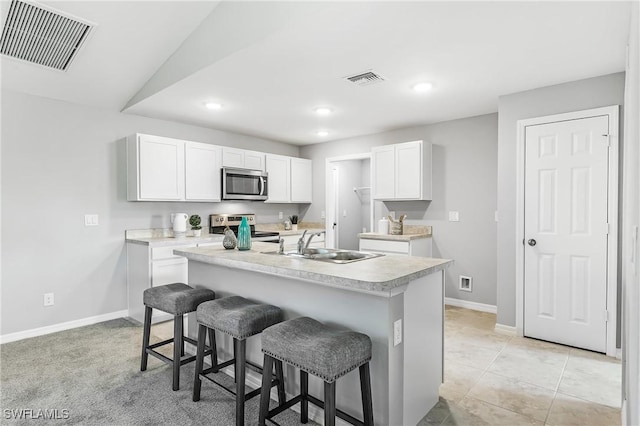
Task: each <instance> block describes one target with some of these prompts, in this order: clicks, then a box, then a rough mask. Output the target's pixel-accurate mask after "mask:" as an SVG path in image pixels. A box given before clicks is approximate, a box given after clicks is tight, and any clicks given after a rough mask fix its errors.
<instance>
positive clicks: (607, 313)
mask: <svg viewBox="0 0 640 426" xmlns="http://www.w3.org/2000/svg"><path fill="white" fill-rule="evenodd" d="M610 319H611V318H609V311H604V322H609V321H610Z"/></svg>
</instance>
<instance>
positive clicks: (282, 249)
mask: <svg viewBox="0 0 640 426" xmlns="http://www.w3.org/2000/svg"><path fill="white" fill-rule="evenodd" d="M278 242H279V243H280V247H279V248H278V254H284V238H280V240H279V241H278Z"/></svg>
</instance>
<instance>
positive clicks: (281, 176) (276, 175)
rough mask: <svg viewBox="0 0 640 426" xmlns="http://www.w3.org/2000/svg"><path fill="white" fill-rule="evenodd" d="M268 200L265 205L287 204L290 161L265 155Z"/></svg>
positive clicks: (276, 156) (288, 200) (289, 200)
mask: <svg viewBox="0 0 640 426" xmlns="http://www.w3.org/2000/svg"><path fill="white" fill-rule="evenodd" d="M266 163H267V173H269V177H268V179H269V198H268V199H267V201H266V202H267V203H289V202H291V199H290V197H289V193H290V188H291V180H290V179H291V159H290V158H289V157H284V156H282V155H267V157H266Z"/></svg>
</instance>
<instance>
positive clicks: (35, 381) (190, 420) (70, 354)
mask: <svg viewBox="0 0 640 426" xmlns="http://www.w3.org/2000/svg"><path fill="white" fill-rule="evenodd" d="M151 341H152V342H156V341H160V339H159V338H158V337H156V336H153V335H152V338H151ZM141 342H142V327H141V326H140V325H136V324H133V323H131V322H129V321H127V320H125V319H117V320H113V321H107V322H103V323H100V324H96V325H91V326H87V327H81V328H77V329H73V330H68V331H62V332H59V333H54V334H49V335H46V336H40V337H34V338H31V339H25V340H21V341H18V342H12V343H6V344H3V345H0V369H1V371H0V391H1V395H0V408H1V409H2V411H1V412H0V423H2V424H14V423H31V424H34V423H35V424H47V423H49V422H48V421H45V422H43V420H41V419H34V420H28V421H25V420H22V421H14V420H8V419H7V415H6V411H5V410H14V409H32V410H34V412H37V410H46V409H48V410H53V409H57V410H58V412H59V413H62V410H68V413H69V418H68V419H66V420H57V421H51V422H52V423H53V422H55V423H56V424H81V425H161V424H162V425H205V424H206V425H216V426H224V425H234V424H235V402H234V399H233V396H232V395H230V394H228V393H227V392H225V391H224V390H222V389H219V388H218V387H217V386H215V385H214V384H212V383H208V382H207V381H203V385H202V393H201V400H200V401H199V402H193V401H192V400H191V391H192V385H193V375H194V364H195V363H190V364H188V365H184V366H182V370H181V372H180V390H179V391H176V392H174V391H172V390H171V367H170V366H168V365H166V364H164V363H162V362H160V361H159V360H157V359H155V358H153V357H151V356H150V357H149V364H148V368H147V371H145V372H140V351H141ZM171 347H172V345H167V346H165V347H164V348H165V351H162V352H165V353H166V350H168V351H169V352H168V353H169V354H170V351H171ZM217 376H224V375H223V374H222V373H219V374H217ZM224 378H226V379H227V381H228V383H229V384H230V385H233V379H231V378H229V377H228V376H224ZM220 381H223V380H220ZM259 399H260V398H259V397H256V398H254V399H252V400H251V401H248V402H247V405H246V412H245V423H246V424H247V425H254V424H257V419H258V404H259ZM273 406H275V401H272V407H273ZM274 420H275V421H276V422H278V424H281V425H298V424H300V422H299V415H298V414H297V413H295V412H293V411H291V410H287V411H285V412H284V413H282V414H279V415H278V416H276V418H275V419H274ZM310 423H311V424H313V423H312V422H310Z"/></svg>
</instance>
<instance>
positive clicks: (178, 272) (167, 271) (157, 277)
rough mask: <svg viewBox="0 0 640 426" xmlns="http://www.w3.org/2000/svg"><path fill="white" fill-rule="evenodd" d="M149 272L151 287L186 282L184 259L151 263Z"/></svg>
mask: <svg viewBox="0 0 640 426" xmlns="http://www.w3.org/2000/svg"><path fill="white" fill-rule="evenodd" d="M151 270H152V274H151V287H158V286H160V285H166V284H172V283H187V282H188V278H189V273H188V261H187V259H185V258H181V259H171V260H159V261H156V262H153V264H152V265H151Z"/></svg>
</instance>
